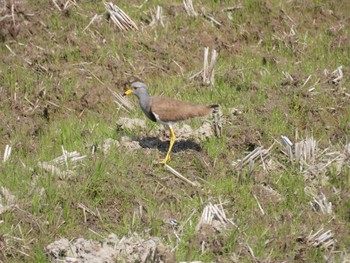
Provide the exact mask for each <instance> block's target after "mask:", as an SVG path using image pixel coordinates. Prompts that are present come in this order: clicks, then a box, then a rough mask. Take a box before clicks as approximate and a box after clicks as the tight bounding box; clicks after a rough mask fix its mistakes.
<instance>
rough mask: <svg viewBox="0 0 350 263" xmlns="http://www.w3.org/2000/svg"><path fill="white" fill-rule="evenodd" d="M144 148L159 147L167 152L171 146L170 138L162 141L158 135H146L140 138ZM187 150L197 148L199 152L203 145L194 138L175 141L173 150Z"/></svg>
mask: <svg viewBox="0 0 350 263" xmlns="http://www.w3.org/2000/svg"><path fill="white" fill-rule="evenodd" d="M139 143H140V146H141V147H142V148H149V149H158V150H159V151H161V152H167V151H168V148H169V140H167V141H161V140H160V139H159V138H158V137H145V138H142V139H140V140H139ZM186 150H195V151H197V152H199V151H200V150H201V147H200V145H199V144H198V143H196V142H194V141H192V140H178V141H175V144H174V146H173V149H172V152H174V153H176V152H181V151H186Z"/></svg>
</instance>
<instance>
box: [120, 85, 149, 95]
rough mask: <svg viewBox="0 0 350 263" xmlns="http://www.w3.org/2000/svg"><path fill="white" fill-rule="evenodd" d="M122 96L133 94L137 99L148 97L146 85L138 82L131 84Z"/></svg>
mask: <svg viewBox="0 0 350 263" xmlns="http://www.w3.org/2000/svg"><path fill="white" fill-rule="evenodd" d="M124 94H125V95H129V94H134V95H136V96H137V97H138V99H142V98H146V97H149V93H148V90H147V86H146V84H145V83H142V82H140V81H137V82H134V83H132V84H131V86H130V89H129V90H127V91H126V92H125V93H124Z"/></svg>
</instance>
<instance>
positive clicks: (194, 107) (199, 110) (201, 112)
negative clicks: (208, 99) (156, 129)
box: [122, 81, 219, 164]
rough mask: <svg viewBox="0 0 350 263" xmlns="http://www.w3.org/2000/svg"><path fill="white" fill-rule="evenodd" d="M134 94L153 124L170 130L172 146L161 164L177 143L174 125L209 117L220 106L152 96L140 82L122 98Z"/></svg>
mask: <svg viewBox="0 0 350 263" xmlns="http://www.w3.org/2000/svg"><path fill="white" fill-rule="evenodd" d="M130 94H133V95H135V96H136V97H137V98H138V101H139V104H140V107H141V109H142V111H143V113H144V114H145V115H146V116H147V117H148V118H149V119H150V120H151V121H153V122H158V123H161V124H163V125H164V126H165V127H167V128H168V129H169V133H170V144H169V148H168V151H167V154H166V156H165V158H164V159H163V160H162V161H160V162H159V163H160V164H166V163H167V162H168V161H169V160H170V153H171V150H172V148H173V146H174V143H175V141H176V136H175V133H174V129H173V125H174V124H175V123H176V122H178V121H184V120H188V119H190V118H194V117H201V116H205V115H208V114H209V113H211V112H213V111H214V110H216V109H218V107H219V105H217V104H214V105H201V104H191V103H188V102H184V101H181V100H177V99H172V98H167V97H162V96H151V95H150V94H149V92H148V88H147V86H146V84H144V83H143V82H140V81H136V82H133V83H132V84H131V85H130V88H129V89H127V90H126V91H125V92H124V93H123V94H122V96H127V95H130Z"/></svg>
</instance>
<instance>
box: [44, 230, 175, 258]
mask: <svg viewBox="0 0 350 263" xmlns="http://www.w3.org/2000/svg"><path fill="white" fill-rule="evenodd" d="M46 252H47V253H48V255H49V257H50V258H51V261H52V262H67V263H68V262H77V263H79V262H81V263H82V262H102V261H103V262H116V261H118V262H142V263H145V262H154V263H162V262H175V258H174V254H173V253H171V252H170V251H169V250H168V249H167V248H166V247H165V246H164V245H163V244H162V243H161V242H160V240H159V238H156V237H150V238H147V239H144V238H142V237H140V236H139V235H137V234H136V233H134V234H132V235H130V236H128V237H127V236H124V237H122V238H118V237H117V236H116V235H114V234H110V235H109V236H108V237H107V238H104V239H103V240H101V241H93V240H87V239H84V238H78V239H76V240H74V241H69V240H68V239H66V238H62V239H60V240H57V241H54V242H53V243H51V244H49V245H48V246H47V247H46Z"/></svg>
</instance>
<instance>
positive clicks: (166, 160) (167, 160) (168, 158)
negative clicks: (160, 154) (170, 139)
mask: <svg viewBox="0 0 350 263" xmlns="http://www.w3.org/2000/svg"><path fill="white" fill-rule="evenodd" d="M169 161H170V157H166V158H165V159H164V160H161V161H159V162H158V164H166V163H167V162H169Z"/></svg>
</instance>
